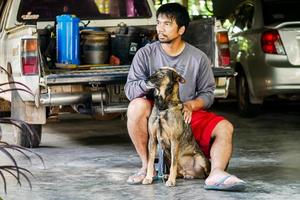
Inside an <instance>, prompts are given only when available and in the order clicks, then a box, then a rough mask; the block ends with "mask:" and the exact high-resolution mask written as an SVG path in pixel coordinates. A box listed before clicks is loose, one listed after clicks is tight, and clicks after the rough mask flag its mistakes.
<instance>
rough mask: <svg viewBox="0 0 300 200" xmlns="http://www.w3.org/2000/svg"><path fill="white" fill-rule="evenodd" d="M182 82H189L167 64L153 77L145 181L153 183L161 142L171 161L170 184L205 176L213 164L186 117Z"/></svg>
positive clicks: (150, 81) (151, 81)
mask: <svg viewBox="0 0 300 200" xmlns="http://www.w3.org/2000/svg"><path fill="white" fill-rule="evenodd" d="M179 83H185V80H184V78H183V77H181V76H180V75H179V74H178V73H177V72H176V71H175V70H174V69H173V68H170V67H163V68H161V69H159V70H158V71H157V72H155V73H154V74H153V75H152V76H150V78H149V80H148V81H147V83H146V84H147V86H148V87H151V88H153V89H154V106H153V109H152V112H151V115H150V118H149V121H148V131H149V144H148V148H149V152H148V153H149V154H148V155H149V157H148V169H147V175H146V177H145V179H144V180H143V184H151V183H152V181H153V174H155V173H154V159H155V154H156V149H157V142H159V144H160V145H161V147H162V149H163V151H164V153H165V156H166V158H167V159H168V160H169V161H170V162H171V165H170V174H169V178H168V180H167V182H166V186H175V184H176V177H183V178H187V179H192V178H205V177H207V176H208V174H209V170H210V163H209V161H208V160H207V159H206V158H205V156H204V154H203V153H202V151H201V150H200V148H199V146H198V144H197V143H196V140H195V139H194V136H193V134H192V131H191V127H190V125H189V124H186V123H185V122H184V119H183V113H182V108H183V104H182V102H181V101H180V99H179Z"/></svg>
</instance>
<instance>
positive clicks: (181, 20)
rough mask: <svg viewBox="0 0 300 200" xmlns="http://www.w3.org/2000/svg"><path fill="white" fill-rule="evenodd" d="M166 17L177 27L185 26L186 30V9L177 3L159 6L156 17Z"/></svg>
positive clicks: (187, 16)
mask: <svg viewBox="0 0 300 200" xmlns="http://www.w3.org/2000/svg"><path fill="white" fill-rule="evenodd" d="M159 15H166V16H167V17H168V18H171V19H175V21H176V23H177V25H178V27H179V28H180V27H182V26H185V29H187V27H188V25H189V22H190V17H189V13H188V11H187V9H186V8H185V7H184V6H182V5H180V4H179V3H167V4H164V5H162V6H160V7H159V8H158V10H157V12H156V17H158V16H159Z"/></svg>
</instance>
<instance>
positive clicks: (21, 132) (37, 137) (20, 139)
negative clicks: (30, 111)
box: [13, 124, 42, 148]
mask: <svg viewBox="0 0 300 200" xmlns="http://www.w3.org/2000/svg"><path fill="white" fill-rule="evenodd" d="M29 129H30V130H29ZM13 136H14V143H15V144H16V145H19V146H22V147H27V148H35V147H38V146H39V145H40V143H41V137H42V125H41V124H28V126H26V125H24V124H23V125H21V128H19V127H16V126H15V127H14V128H13Z"/></svg>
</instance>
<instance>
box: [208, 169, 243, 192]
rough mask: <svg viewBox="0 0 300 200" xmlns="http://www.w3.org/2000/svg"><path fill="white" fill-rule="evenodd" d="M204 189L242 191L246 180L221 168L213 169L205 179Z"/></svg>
mask: <svg viewBox="0 0 300 200" xmlns="http://www.w3.org/2000/svg"><path fill="white" fill-rule="evenodd" d="M204 188H205V189H207V190H222V191H243V190H245V189H246V182H244V181H243V180H241V179H239V178H237V177H236V176H234V175H230V174H228V173H227V172H224V171H221V170H214V171H212V172H211V173H210V175H209V176H208V178H207V179H206V180H205V186H204Z"/></svg>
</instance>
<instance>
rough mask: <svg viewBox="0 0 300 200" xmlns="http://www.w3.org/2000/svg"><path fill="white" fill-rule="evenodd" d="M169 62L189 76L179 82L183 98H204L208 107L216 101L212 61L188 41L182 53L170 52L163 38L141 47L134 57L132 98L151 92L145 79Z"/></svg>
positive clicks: (128, 86) (128, 88) (129, 84)
mask: <svg viewBox="0 0 300 200" xmlns="http://www.w3.org/2000/svg"><path fill="white" fill-rule="evenodd" d="M163 66H169V67H174V68H175V69H176V71H177V72H178V73H179V74H181V75H182V76H183V78H185V80H186V83H185V84H180V85H179V95H180V99H181V101H183V102H185V101H187V100H192V99H196V98H201V99H203V100H204V102H205V108H208V107H210V106H211V105H212V103H213V99H214V89H215V80H214V76H213V72H212V69H211V67H210V61H209V59H208V57H207V56H206V55H205V53H203V52H202V51H201V50H199V49H197V48H196V47H194V46H192V45H190V44H188V43H185V48H184V50H183V51H182V53H181V54H179V55H178V56H169V55H167V54H166V53H165V52H164V50H163V49H162V47H161V44H160V42H159V41H157V42H154V43H152V44H148V45H146V46H145V47H143V48H141V49H139V51H138V52H137V53H136V55H135V56H134V58H133V61H132V64H131V67H130V70H129V74H128V77H127V83H126V85H125V93H126V96H127V98H128V99H129V100H132V99H134V98H137V97H143V96H145V95H146V94H147V92H148V90H147V88H146V83H145V81H146V80H147V79H148V77H149V76H150V75H151V74H153V73H154V72H155V71H156V70H157V69H159V68H161V67H163Z"/></svg>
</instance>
